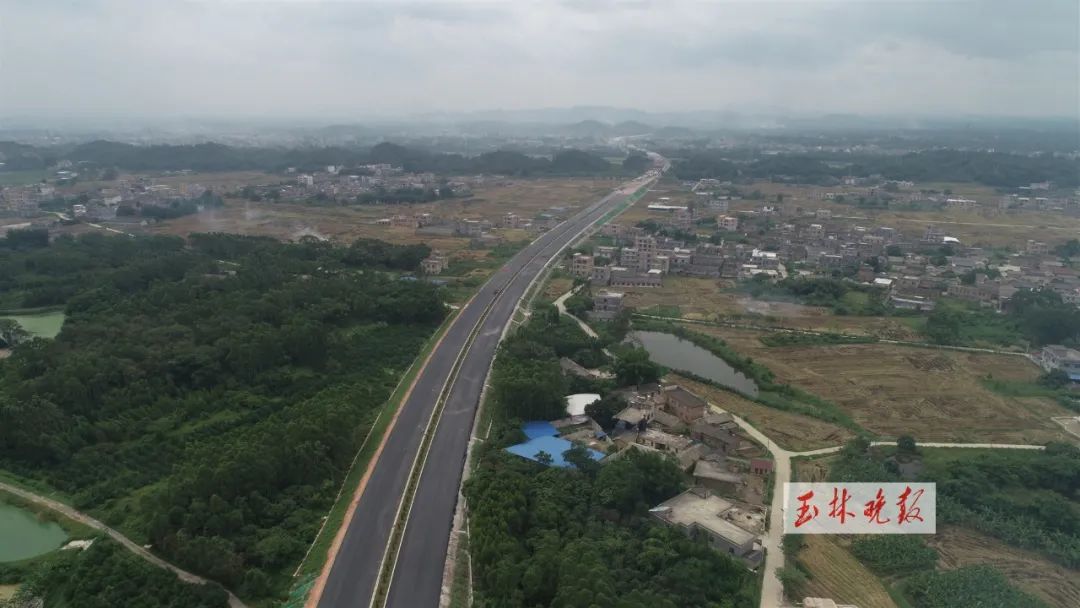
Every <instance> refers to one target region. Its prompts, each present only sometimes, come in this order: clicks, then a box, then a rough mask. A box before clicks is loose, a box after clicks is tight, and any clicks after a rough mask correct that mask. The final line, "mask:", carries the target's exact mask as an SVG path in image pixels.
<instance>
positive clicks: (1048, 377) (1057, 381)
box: [1038, 369, 1072, 389]
mask: <svg viewBox="0 0 1080 608" xmlns="http://www.w3.org/2000/svg"><path fill="white" fill-rule="evenodd" d="M1071 381H1072V380H1071V379H1070V378H1069V374H1067V373H1065V370H1061V369H1052V370H1050V371H1048V372H1046V373H1044V374H1042V375H1041V376H1039V380H1038V382H1039V384H1041V385H1043V386H1045V387H1047V388H1053V389H1059V388H1064V387H1066V386H1068V385H1069V383H1070V382H1071Z"/></svg>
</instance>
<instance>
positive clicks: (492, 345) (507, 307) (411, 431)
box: [308, 176, 651, 608]
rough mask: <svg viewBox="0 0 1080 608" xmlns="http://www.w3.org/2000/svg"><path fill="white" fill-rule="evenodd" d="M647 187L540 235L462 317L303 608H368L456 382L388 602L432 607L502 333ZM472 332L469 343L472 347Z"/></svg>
mask: <svg viewBox="0 0 1080 608" xmlns="http://www.w3.org/2000/svg"><path fill="white" fill-rule="evenodd" d="M649 181H651V179H650V178H648V177H646V176H643V177H641V178H638V179H637V180H634V181H633V182H629V183H627V184H623V185H622V186H620V188H619V189H618V190H616V191H615V192H612V193H611V194H609V195H608V196H606V197H604V198H603V199H601V200H600V201H598V202H596V203H593V204H592V205H590V206H588V207H587V208H585V209H584V210H582V211H580V212H578V213H577V214H575V215H574V216H573V217H571V218H570V219H568V220H567V221H565V222H563V223H562V224H560V225H559V226H557V227H555V228H553V229H552V230H550V231H548V232H547V233H545V234H543V235H541V236H540V238H538V239H537V240H535V241H533V242H532V243H531V244H529V245H528V246H526V247H525V248H524V249H523V250H522V251H520V252H518V254H517V255H515V256H514V257H513V258H512V259H511V260H510V261H509V262H507V263H506V265H505V266H503V267H502V268H501V269H500V270H499V271H497V272H496V273H495V275H494V276H492V277H491V279H489V280H488V282H487V283H485V284H484V285H483V286H482V287H481V288H480V290H479V291H478V292H477V293H476V295H475V296H474V297H473V298H472V300H470V301H469V303H468V304H467V305H466V306H465V307H464V308H463V309H462V310H461V311H460V313H459V314H458V317H457V318H456V319H455V320H454V322H453V324H452V325H451V326H450V328H449V329H448V330H447V332H446V334H445V336H444V337H443V339H442V341H441V342H440V343H439V345H438V346H437V347H436V348H435V350H434V352H433V353H432V355H431V358H430V359H429V361H428V364H427V365H426V366H425V367H424V369H423V370H421V372H420V374H419V375H418V377H417V380H416V384H415V385H414V387H413V390H412V392H411V393H410V395H409V397H408V399H407V400H406V401H405V403H403V404H402V406H401V409H400V411H399V413H398V419H397V422H396V423H395V424H394V427H393V429H392V430H391V432H390V435H389V436H388V437H387V438H386V443H385V445H384V448H383V451H382V454H381V455H380V456H379V458H378V461H377V462H376V463H375V466H374V469H373V470H372V471H371V473H370V478H369V479H368V482H367V485H366V486H365V489H364V492H363V494H362V495H361V496H360V499H359V502H358V503H357V506H356V509H355V511H354V513H353V517H352V519H351V520H350V521H348V522H347V523H346V524H345V525H347V526H348V528H347V530H346V533H345V537H344V539H343V540H342V543H341V546H340V548H339V550H338V552H337V555H336V559H335V560H334V562H333V563H332V564H331V565H330V571H329V574H328V575H326V580H325V582H324V584H323V585H318V584H317V585H316V587H315V589H314V590H313V592H312V597H310V598H309V601H308V605H318V606H319V607H320V608H368V607H369V606H370V605H371V602H372V598H373V595H374V592H375V588H376V585H377V584H378V579H379V572H380V570H381V567H382V561H383V557H384V555H385V550H386V545H387V543H388V542H389V539H390V536H391V532H392V529H393V526H394V521H395V519H396V517H397V513H398V507H399V505H400V504H401V500H402V496H403V494H404V491H405V488H406V485H407V484H408V479H409V474H410V471H411V469H412V467H413V462H414V460H415V458H416V454H417V451H418V450H419V448H420V444H421V440H422V438H423V435H424V431H425V430H426V428H427V426H428V423H429V421H430V419H431V416H432V412H433V410H434V409H435V406H436V402H437V400H438V397H439V395H440V393H442V392H443V389H444V387H445V386H447V384H448V383H452V384H450V385H449V386H450V390H449V393H448V394H447V397H446V405H445V408H444V410H443V412H442V416H441V418H440V419H439V422H438V426H437V427H436V432H435V435H434V438H433V439H432V442H431V446H430V449H429V452H428V457H427V460H426V462H425V464H424V467H423V470H422V473H421V476H420V483H419V486H418V487H417V490H416V494H415V498H414V500H413V506H412V509H411V511H410V512H409V518H408V520H407V524H406V528H405V534H404V537H403V538H402V542H401V547H400V550H399V552H398V554H397V555H398V557H397V560H396V564H395V566H394V571H393V577H392V579H391V586H390V590H389V594H388V597H387V605H388V606H394V607H403V608H404V607H408V608H416V607H424V606H431V607H434V606H437V605H438V602H439V593H440V587H441V585H442V576H443V565H444V563H445V560H446V548H447V542H448V540H449V536H450V530H451V526H452V524H453V514H454V508H455V506H456V501H457V495H458V485H459V483H460V481H461V474H462V471H463V469H464V464H465V462H464V460H465V453H466V448H467V447H468V442H469V433H470V431H471V429H472V424H473V419H474V417H475V415H476V408H477V406H478V405H479V400H480V392H481V389H482V388H483V384H484V381H485V380H486V377H487V371H488V367H489V365H490V364H491V361H492V358H493V357H494V356H495V349H496V347H497V346H498V343H499V339H500V337H501V334H502V331H503V328H504V327H505V326H506V324H507V323H508V322H509V321H510V319H511V317H512V316H513V313H514V309H515V308H516V307H517V304H518V302H519V300H520V299H521V297H522V296H523V295H524V294H525V292H526V291H527V290H528V288H529V286H530V285H531V284H532V282H533V281H534V280H535V279H536V278H537V277H538V276H539V275H540V274H541V273H542V271H543V268H544V266H545V265H546V264H547V263H548V261H549V260H551V258H553V257H555V256H557V255H558V254H559V253H560V252H561V251H562V249H563V248H564V247H566V246H567V245H568V244H569V243H571V242H572V241H573V240H575V239H576V238H577V237H578V236H579V235H580V234H581V233H582V232H584V231H585V230H587V229H588V228H589V227H591V226H592V225H593V224H595V223H596V222H597V221H599V220H600V219H601V218H602V217H604V215H605V214H607V213H608V212H609V211H611V210H612V209H613V208H615V207H616V206H617V205H618V204H619V203H621V202H623V201H624V200H625V199H626V197H628V196H630V195H631V194H632V193H633V192H634V191H635V190H636V189H637V188H638V187H640V186H642V185H645V184H647V183H648V182H649ZM477 328H478V331H477V332H476V334H475V337H474V338H473V340H472V342H471V344H470V343H469V338H470V336H472V335H473V333H474V332H473V330H474V329H477ZM459 358H461V359H462V361H461V364H460V366H459V369H458V373H457V374H456V378H451V377H450V376H451V372H452V371H453V369H454V365H455V363H456V362H457V360H458V359H459ZM320 589H321V594H320Z"/></svg>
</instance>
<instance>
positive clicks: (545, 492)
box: [466, 307, 757, 608]
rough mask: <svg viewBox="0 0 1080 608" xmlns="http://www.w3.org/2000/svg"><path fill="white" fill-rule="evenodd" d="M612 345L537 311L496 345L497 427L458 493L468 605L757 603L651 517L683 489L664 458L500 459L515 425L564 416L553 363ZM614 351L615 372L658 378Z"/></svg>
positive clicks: (737, 574)
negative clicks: (469, 572) (464, 520)
mask: <svg viewBox="0 0 1080 608" xmlns="http://www.w3.org/2000/svg"><path fill="white" fill-rule="evenodd" d="M611 342H612V340H611V339H610V338H609V339H606V340H603V341H597V340H594V339H590V338H588V337H587V336H585V334H584V333H582V332H581V330H580V329H579V328H578V327H577V326H576V325H575V324H574V323H573V322H570V321H568V320H566V319H560V317H559V315H558V312H557V311H554V309H553V307H541V308H540V309H539V310H538V311H537V313H536V314H534V315H533V316H532V318H531V320H530V322H529V323H528V324H527V325H525V326H524V327H523V328H521V329H519V330H518V331H517V332H515V334H514V335H512V336H511V337H510V338H509V339H508V340H507V341H506V342H505V343H504V345H503V346H502V347H501V348H500V351H499V358H498V360H497V362H496V368H495V374H494V376H493V379H492V380H493V387H492V388H493V391H492V396H493V400H492V402H491V403H489V405H488V407H492V408H494V409H495V412H494V417H495V419H496V420H497V422H496V424H495V427H494V429H493V432H492V434H491V436H490V437H489V439H488V440H487V441H485V442H484V443H482V444H479V445H480V448H479V450H480V451H479V461H478V466H477V469H476V471H475V472H474V473H473V475H472V477H471V478H470V479H469V482H468V484H467V486H466V495H467V496H468V499H469V509H470V519H469V527H470V541H469V542H470V555H471V558H472V564H473V568H474V572H475V576H474V584H475V587H474V592H475V605H477V606H492V607H494V606H500V607H503V606H506V607H513V606H522V607H525V606H528V607H533V606H552V607H567V608H569V607H575V606H615V607H619V608H638V607H641V608H644V607H649V608H653V607H663V608H676V607H681V606H704V607H712V608H721V607H723V608H736V607H750V606H755V605H756V604H757V582H756V578H755V577H754V575H753V574H752V573H751V572H749V571H748V570H746V568H745V566H743V565H742V564H740V563H738V562H736V561H734V560H732V559H730V558H729V557H727V556H726V555H723V554H721V553H718V552H716V551H714V550H712V549H710V548H709V547H708V546H707V545H706V544H705V542H704V541H703V540H697V539H691V538H688V537H687V536H686V535H685V534H683V533H682V532H680V531H678V530H674V529H671V528H667V527H665V526H662V525H660V524H658V523H656V522H655V521H654V520H652V519H651V518H650V517H649V515H648V512H647V511H648V509H649V508H650V507H652V506H655V505H656V504H657V503H658V502H661V501H663V500H665V499H667V498H670V497H671V496H674V495H675V494H677V493H678V492H680V491H681V490H683V489H684V488H685V483H686V480H685V479H684V475H683V474H682V472H681V471H680V470H679V468H678V466H677V465H676V464H675V463H673V462H672V461H670V460H668V459H666V458H664V457H663V456H661V455H658V454H646V453H642V452H637V451H635V450H630V451H629V452H628V453H627V454H625V455H624V456H623V457H621V458H618V459H615V460H613V461H611V462H608V463H605V464H599V463H596V462H594V461H592V460H591V459H590V458H589V457H588V456H586V455H585V453H584V450H583V449H582V448H574V449H573V450H570V451H568V452H567V453H566V459H567V461H569V462H572V463H575V467H574V468H570V469H559V468H547V467H544V466H542V465H539V464H537V463H534V462H530V461H526V460H524V459H521V458H519V457H517V456H513V455H510V454H508V453H506V452H505V451H503V448H505V447H506V446H508V445H511V444H513V443H517V442H518V441H521V440H523V439H524V435H523V433H522V432H521V430H520V421H521V420H531V419H537V418H540V419H553V418H557V417H562V416H564V415H565V413H564V412H565V410H564V409H563V408H564V404H563V399H562V397H563V395H565V394H566V391H567V390H570V387H568V386H567V381H566V380H564V379H563V378H562V376H561V374H560V373H559V365H558V356H560V355H562V356H570V357H573V358H575V359H579V360H590V359H593V358H594V357H603V355H602V353H599V352H598V349H599V347H600V346H601V345H602V344H604V343H607V344H609V345H612V346H614V345H613V344H611ZM621 352H622V353H624V356H620V357H619V360H618V361H615V362H614V363H613V364H612V368H613V369H614V370H615V372H616V374H617V375H618V376H619V377H620V378H624V379H625V378H629V377H630V376H634V375H635V374H637V373H639V372H644V373H645V374H647V375H649V376H650V377H649V378H648V379H649V380H655V379H656V377H657V374H658V372H659V370H658V369H657V368H656V367H655V366H653V365H652V364H651V363H650V362H648V360H647V358H646V359H645V361H644V364H642V363H641V362H640V361H637V360H636V355H637V354H638V351H637V350H634V349H628V350H625V351H621ZM620 382H622V381H620ZM575 388H593V389H596V390H601V391H604V392H606V391H607V390H610V389H611V388H612V386H610V385H606V386H592V387H575ZM605 401H607V402H611V403H616V400H614V399H612V398H611V396H610V395H605Z"/></svg>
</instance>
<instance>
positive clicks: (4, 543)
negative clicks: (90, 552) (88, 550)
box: [0, 502, 67, 563]
mask: <svg viewBox="0 0 1080 608" xmlns="http://www.w3.org/2000/svg"><path fill="white" fill-rule="evenodd" d="M66 540H67V534H66V533H65V532H64V530H63V528H61V527H60V525H59V524H57V523H56V522H45V521H41V520H39V519H38V517H37V515H36V514H35V513H33V512H32V511H28V510H26V509H22V508H20V507H16V506H14V505H9V504H7V503H3V502H0V563H3V562H15V561H19V560H22V559H28V558H31V557H35V556H38V555H41V554H43V553H48V552H49V551H54V550H56V549H59V548H60V546H61V545H63V544H64V541H66Z"/></svg>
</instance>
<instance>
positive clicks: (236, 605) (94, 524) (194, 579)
mask: <svg viewBox="0 0 1080 608" xmlns="http://www.w3.org/2000/svg"><path fill="white" fill-rule="evenodd" d="M0 491H3V492H7V493H8V494H14V495H15V496H18V497H20V498H22V499H23V500H27V501H29V502H32V503H34V504H36V505H39V506H42V507H45V508H46V509H49V510H51V511H56V512H57V513H59V514H61V515H63V516H64V517H66V518H68V519H71V520H73V521H77V522H79V523H81V524H83V525H86V526H90V527H91V528H94V529H95V530H100V531H102V532H104V533H105V534H107V535H109V537H110V538H112V539H113V540H115V541H116V542H118V543H120V544H121V545H123V546H124V547H125V548H126V549H127V550H128V551H131V552H132V553H134V554H135V555H138V556H139V557H141V558H143V559H145V560H146V561H148V562H150V563H151V564H153V565H155V566H157V567H159V568H165V569H166V570H172V571H173V572H175V573H176V576H178V577H179V578H180V580H182V581H184V582H187V583H192V584H196V585H205V584H206V583H207V580H206V579H204V578H202V577H201V576H198V575H195V574H192V573H190V572H188V571H187V570H182V569H180V568H178V567H176V566H174V565H172V564H170V563H169V562H167V561H165V560H163V559H161V558H160V557H158V556H156V555H154V554H153V553H150V552H149V551H147V550H146V549H143V548H142V547H140V546H139V545H137V544H135V541H133V540H131V539H130V538H128V537H126V536H124V535H123V534H121V533H119V532H117V531H116V530H114V529H113V528H110V527H109V526H107V525H105V524H104V523H102V522H100V521H98V520H97V519H94V518H93V517H90V516H89V515H87V514H85V513H82V512H80V511H76V510H75V509H73V508H71V507H69V506H67V505H65V504H64V503H62V502H58V501H55V500H53V499H51V498H48V497H46V496H42V495H40V494H35V493H33V492H30V491H28V490H24V489H22V488H19V487H16V486H13V485H11V484H8V483H4V482H2V481H0ZM225 592H226V593H228V594H229V606H230V607H231V608H246V607H245V606H244V603H243V602H241V601H240V598H238V597H236V596H235V595H233V594H232V593H231V592H230V591H229V590H228V589H226V590H225Z"/></svg>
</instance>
